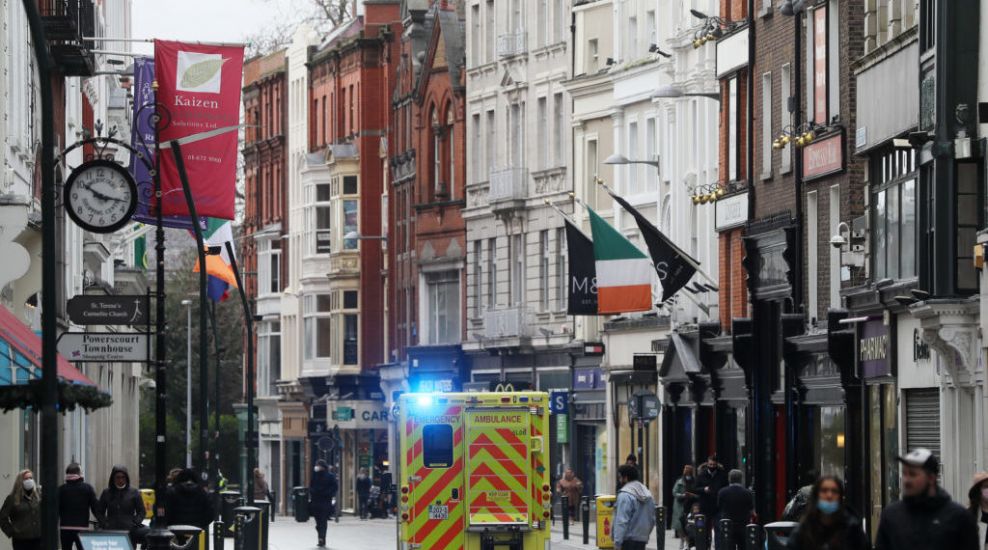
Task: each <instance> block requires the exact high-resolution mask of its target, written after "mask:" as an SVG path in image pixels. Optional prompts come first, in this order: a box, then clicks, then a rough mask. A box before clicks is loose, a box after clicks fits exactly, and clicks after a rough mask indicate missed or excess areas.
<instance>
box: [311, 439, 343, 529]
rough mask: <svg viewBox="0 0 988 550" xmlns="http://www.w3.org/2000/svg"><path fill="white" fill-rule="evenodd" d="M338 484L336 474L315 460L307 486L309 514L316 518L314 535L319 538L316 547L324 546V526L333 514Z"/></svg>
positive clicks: (322, 462)
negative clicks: (310, 481) (310, 479)
mask: <svg viewBox="0 0 988 550" xmlns="http://www.w3.org/2000/svg"><path fill="white" fill-rule="evenodd" d="M338 488H339V484H338V483H337V481H336V474H334V473H332V472H331V471H330V470H329V466H328V465H327V464H326V461H325V460H322V459H320V460H317V461H316V467H315V470H314V472H313V474H312V483H311V484H310V485H309V512H310V513H311V514H312V517H314V518H316V534H317V535H318V536H319V543H318V546H319V547H320V548H323V547H325V546H326V524H327V523H328V522H329V516H330V515H331V514H332V513H333V498H334V497H335V496H336V490H337V489H338Z"/></svg>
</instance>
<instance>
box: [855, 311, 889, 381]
mask: <svg viewBox="0 0 988 550" xmlns="http://www.w3.org/2000/svg"><path fill="white" fill-rule="evenodd" d="M858 350H859V361H860V362H861V372H862V374H863V375H864V377H865V378H875V377H877V376H888V375H889V374H892V369H891V368H889V367H890V365H889V328H888V327H887V326H885V323H884V322H883V321H882V319H878V320H873V321H867V322H865V323H862V325H861V341H860V342H859V343H858Z"/></svg>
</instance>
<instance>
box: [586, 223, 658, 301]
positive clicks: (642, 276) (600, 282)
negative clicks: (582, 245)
mask: <svg viewBox="0 0 988 550" xmlns="http://www.w3.org/2000/svg"><path fill="white" fill-rule="evenodd" d="M587 211H589V212H590V229H591V230H592V231H593V255H594V260H595V263H596V267H597V313H600V314H611V313H628V312H633V311H649V310H651V309H652V273H653V272H654V268H653V267H652V262H651V260H649V259H648V256H647V255H646V254H645V253H644V252H642V251H641V250H638V248H636V247H635V245H633V244H631V242H630V241H628V239H625V238H624V236H623V235H621V234H620V233H618V231H617V230H616V229H614V228H613V227H611V225H610V224H609V223H607V222H605V221H604V220H603V219H601V217H600V216H598V215H597V213H596V212H594V211H593V210H590V209H589V208H588V209H587Z"/></svg>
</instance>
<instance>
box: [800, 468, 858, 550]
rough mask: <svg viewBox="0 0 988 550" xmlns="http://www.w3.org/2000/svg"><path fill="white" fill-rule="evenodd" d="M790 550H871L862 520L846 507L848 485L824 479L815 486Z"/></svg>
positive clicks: (829, 478)
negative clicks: (845, 492) (846, 488)
mask: <svg viewBox="0 0 988 550" xmlns="http://www.w3.org/2000/svg"><path fill="white" fill-rule="evenodd" d="M786 548H788V549H789V550H871V542H870V541H869V540H868V536H867V535H865V532H864V529H862V528H861V522H860V521H859V520H858V518H856V517H854V516H853V515H851V513H850V512H848V511H847V508H845V507H844V484H843V483H842V482H841V480H839V479H837V478H836V477H835V476H823V477H821V478H820V479H818V480H817V481H816V483H814V484H813V489H812V491H811V492H810V501H809V504H808V506H807V508H806V514H805V515H804V516H803V520H802V521H800V522H799V527H797V528H796V530H795V531H794V532H793V533H792V536H790V537H789V542H788V543H787V544H786Z"/></svg>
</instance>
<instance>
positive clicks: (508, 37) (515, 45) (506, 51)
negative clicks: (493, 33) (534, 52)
mask: <svg viewBox="0 0 988 550" xmlns="http://www.w3.org/2000/svg"><path fill="white" fill-rule="evenodd" d="M527 51H528V33H527V32H524V31H517V32H513V33H509V34H502V35H499V36H498V37H497V55H498V57H508V56H512V55H519V54H523V53H525V52H527Z"/></svg>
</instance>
